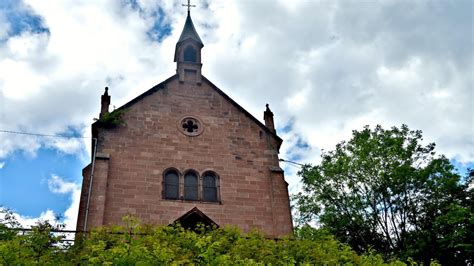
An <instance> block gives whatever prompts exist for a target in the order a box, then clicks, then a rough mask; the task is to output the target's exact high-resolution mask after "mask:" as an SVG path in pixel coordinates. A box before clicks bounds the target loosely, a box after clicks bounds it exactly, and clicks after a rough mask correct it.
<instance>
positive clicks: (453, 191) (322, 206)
mask: <svg viewBox="0 0 474 266" xmlns="http://www.w3.org/2000/svg"><path fill="white" fill-rule="evenodd" d="M421 142H422V135H421V131H412V130H409V129H408V127H407V126H406V125H403V126H402V127H401V128H397V127H393V128H392V129H390V130H384V129H383V128H382V127H380V126H377V127H376V128H375V129H374V130H371V129H370V128H369V127H365V128H364V130H362V131H353V137H352V139H351V140H350V141H348V142H342V143H339V144H338V145H337V146H336V149H335V150H334V151H328V152H323V154H322V162H321V163H320V165H318V166H305V167H303V170H302V171H301V172H300V175H301V176H302V179H303V186H304V187H303V192H301V193H299V194H298V195H297V196H296V197H295V199H296V205H297V211H298V213H299V222H301V223H305V222H313V223H314V222H315V223H318V224H319V225H321V227H322V228H326V229H327V230H329V232H331V233H332V234H333V235H334V236H335V237H336V238H337V239H338V240H340V241H341V242H343V243H347V244H348V245H350V246H351V247H352V248H353V249H354V250H356V251H357V252H366V251H368V250H370V249H375V250H377V251H378V252H380V253H382V254H384V256H385V258H390V257H396V258H399V259H402V260H407V259H408V258H413V259H414V260H416V261H421V262H424V263H429V262H430V261H431V260H438V261H440V262H441V263H442V264H449V265H456V264H458V265H464V264H466V263H468V262H470V263H471V264H472V263H474V261H473V258H474V244H473V241H474V210H473V208H474V201H473V190H472V188H471V189H470V188H469V183H471V181H472V180H470V179H469V178H468V180H464V181H463V180H462V179H461V177H460V176H459V175H458V174H457V173H456V172H455V171H454V167H453V166H452V164H451V163H450V162H449V160H448V159H446V158H445V157H444V156H435V151H434V148H435V145H434V144H428V145H425V146H424V145H422V143H421Z"/></svg>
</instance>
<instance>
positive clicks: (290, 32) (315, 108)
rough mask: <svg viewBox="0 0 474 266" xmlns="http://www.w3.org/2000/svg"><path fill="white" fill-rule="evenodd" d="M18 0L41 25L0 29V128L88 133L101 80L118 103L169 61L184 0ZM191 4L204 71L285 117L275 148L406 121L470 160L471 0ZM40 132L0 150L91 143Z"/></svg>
mask: <svg viewBox="0 0 474 266" xmlns="http://www.w3.org/2000/svg"><path fill="white" fill-rule="evenodd" d="M25 2H26V3H27V5H29V6H30V10H32V11H33V12H35V13H36V14H37V15H39V16H40V17H42V18H43V22H44V26H45V27H47V28H48V29H49V33H31V32H24V33H23V34H21V35H18V36H15V37H12V38H10V39H8V40H7V41H6V42H4V43H0V55H1V56H0V71H1V72H2V73H4V75H1V76H0V128H3V129H5V128H6V129H10V130H23V131H34V132H42V133H45V134H56V133H61V132H65V131H67V130H68V127H70V126H74V127H75V128H78V130H79V131H81V132H83V134H85V135H89V134H90V129H89V128H88V126H89V125H90V123H91V122H92V118H93V117H97V115H98V111H99V104H100V94H102V92H103V88H104V87H105V86H109V87H110V93H111V95H112V104H113V105H116V106H117V107H118V106H120V105H122V104H124V103H126V102H127V101H129V100H130V99H132V98H133V97H135V96H137V95H138V94H139V93H141V92H143V91H145V90H147V89H149V88H150V87H152V86H153V85H155V84H157V83H159V82H161V81H162V80H164V79H165V78H166V77H168V76H170V75H172V74H174V68H175V65H174V63H173V62H172V61H173V52H174V47H175V43H176V41H177V39H178V38H179V34H180V31H181V29H182V27H183V23H184V18H185V12H186V11H185V9H184V8H181V6H180V4H177V3H176V2H175V1H171V0H169V1H150V0H146V1H145V0H142V1H138V3H139V4H140V6H141V8H142V9H141V10H137V9H133V8H132V7H131V5H123V3H125V2H126V1H99V2H97V1H94V2H90V1H79V2H78V1H56V2H51V3H48V5H45V4H44V3H40V2H38V1H32V0H31V1H30V0H27V1H25ZM120 3H122V4H120ZM196 4H197V5H198V7H197V8H195V9H194V10H193V11H192V16H193V20H194V22H195V26H196V28H197V31H198V32H199V34H200V36H201V38H202V39H203V41H204V44H205V47H204V49H203V64H204V65H203V74H204V75H206V76H207V77H208V78H209V79H211V80H212V81H213V82H214V83H215V84H216V85H218V86H219V87H220V88H221V89H222V90H224V91H225V92H226V93H228V94H229V95H230V96H231V97H233V98H234V99H235V100H236V101H238V102H239V103H240V104H241V105H242V106H244V107H245V108H246V109H247V110H249V111H250V112H251V113H252V114H254V115H255V116H256V117H257V118H259V119H261V114H262V111H263V110H264V106H265V103H267V102H268V103H270V106H271V108H272V110H273V112H274V113H275V118H276V125H277V126H284V125H285V124H286V123H287V121H293V122H292V123H293V128H292V132H289V133H282V137H283V138H284V139H285V142H284V144H283V147H282V156H290V155H291V154H290V153H291V152H294V151H295V150H300V151H304V153H301V154H299V157H298V158H299V159H300V160H301V161H302V162H312V163H316V162H317V161H318V160H319V159H318V156H319V154H320V149H326V150H328V149H334V146H335V144H336V143H337V142H339V141H341V140H345V139H348V138H350V136H351V132H352V130H353V129H361V128H362V127H363V126H364V125H365V124H370V125H374V124H382V125H383V126H384V127H386V128H389V127H391V126H394V125H395V126H399V125H401V124H402V123H406V124H408V126H409V127H410V128H411V129H421V130H423V132H424V138H425V140H427V141H430V142H432V141H433V142H436V143H437V150H438V151H439V152H440V153H444V154H446V155H447V156H448V157H450V158H456V159H457V160H460V161H461V162H464V163H465V162H473V161H474V152H473V151H474V140H473V139H472V136H473V135H474V128H473V127H472V125H473V124H474V113H473V112H474V111H473V109H472V99H473V98H474V95H473V90H472V88H473V87H474V86H473V85H474V84H473V79H474V78H473V75H472V72H473V62H472V57H473V46H472V38H473V36H472V32H473V23H472V22H473V15H472V3H471V2H470V1H468V0H460V1H456V2H435V1H419V2H404V1H402V2H400V1H383V2H380V3H372V2H370V3H368V2H365V3H361V2H360V1H331V2H328V1H292V2H291V4H288V1H283V0H281V1H276V2H275V3H273V4H272V5H268V2H267V1H232V2H228V1H227V2H223V1H209V2H207V1H206V2H205V1H203V2H201V3H196ZM158 7H160V8H162V10H163V12H164V14H165V15H166V17H165V18H164V20H165V22H169V23H170V26H171V29H172V31H171V34H170V36H168V37H166V38H164V39H163V40H162V41H161V42H160V43H158V42H155V41H152V40H150V39H149V38H148V37H147V31H149V30H150V28H151V27H152V26H153V23H154V19H155V18H156V12H155V11H156V10H157V8H158ZM408 11H409V12H408ZM0 18H1V15H0ZM1 21H2V20H1V19H0V32H2V30H1V29H2V26H1V25H5V23H3V24H2V22H1ZM0 36H1V34H0ZM3 136H4V135H2V137H3ZM295 138H301V139H302V140H303V141H306V142H307V143H308V144H309V145H310V146H311V148H310V149H309V150H304V149H300V148H299V147H297V146H295V145H296V144H295V143H296V140H295ZM43 141H44V142H43V143H41V142H40V141H39V140H38V139H34V138H24V137H22V136H8V138H2V141H1V142H0V158H4V157H6V156H8V154H9V153H11V152H12V151H14V150H17V149H22V150H25V151H27V152H29V153H31V154H34V152H35V150H36V149H37V148H38V147H40V145H39V144H38V143H40V144H41V145H46V146H48V145H50V146H54V147H57V148H58V149H61V150H63V151H64V152H70V153H74V152H77V150H79V149H85V148H84V147H87V149H90V147H89V146H90V140H84V141H82V144H81V145H80V144H79V143H78V142H77V141H71V142H62V141H59V140H56V141H47V143H45V142H46V141H45V140H43ZM294 172H295V171H292V170H288V171H287V175H288V176H290V179H291V180H292V181H291V182H293V184H292V185H294V184H295V183H296V182H297V180H298V178H297V177H296V176H295V175H294Z"/></svg>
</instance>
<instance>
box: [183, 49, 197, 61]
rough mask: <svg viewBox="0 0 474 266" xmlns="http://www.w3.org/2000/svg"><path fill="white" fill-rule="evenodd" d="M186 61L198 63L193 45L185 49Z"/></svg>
mask: <svg viewBox="0 0 474 266" xmlns="http://www.w3.org/2000/svg"><path fill="white" fill-rule="evenodd" d="M184 61H185V62H197V53H196V49H194V48H193V47H192V46H191V45H190V46H188V47H186V49H184Z"/></svg>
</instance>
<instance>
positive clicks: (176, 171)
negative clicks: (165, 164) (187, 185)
mask: <svg viewBox="0 0 474 266" xmlns="http://www.w3.org/2000/svg"><path fill="white" fill-rule="evenodd" d="M171 172H174V173H175V174H176V175H177V176H178V184H177V188H178V193H177V197H176V198H171V197H167V195H166V194H167V193H166V191H167V190H166V187H167V182H166V175H167V174H168V173H171ZM180 187H181V172H180V171H179V170H178V169H176V168H168V169H166V170H165V171H163V181H162V198H163V199H166V200H179V199H180V197H181V193H180V191H181V189H180Z"/></svg>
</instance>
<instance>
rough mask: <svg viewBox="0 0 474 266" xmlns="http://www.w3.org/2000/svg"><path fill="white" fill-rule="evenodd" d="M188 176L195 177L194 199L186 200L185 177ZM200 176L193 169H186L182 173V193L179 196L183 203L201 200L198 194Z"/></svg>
mask: <svg viewBox="0 0 474 266" xmlns="http://www.w3.org/2000/svg"><path fill="white" fill-rule="evenodd" d="M189 174H193V175H194V176H195V177H196V199H187V198H186V176H187V175H189ZM200 179H201V178H200V176H199V173H198V172H197V171H196V170H194V169H188V170H186V171H185V172H184V174H183V193H181V196H182V197H183V200H185V201H200V200H201V197H200V196H201V195H200V193H199V190H200V189H199V188H200V187H201V182H200Z"/></svg>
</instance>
